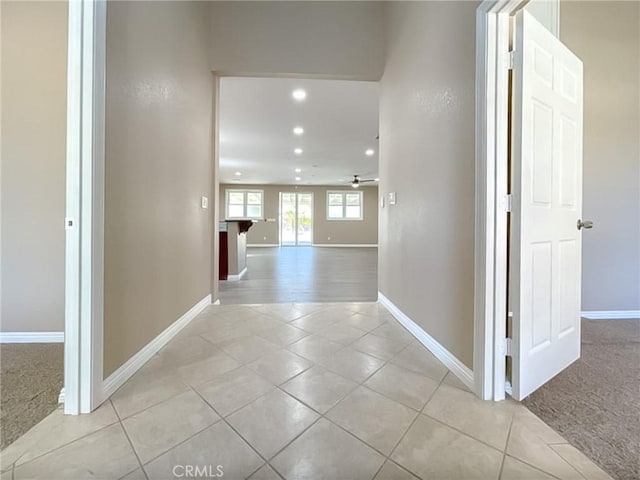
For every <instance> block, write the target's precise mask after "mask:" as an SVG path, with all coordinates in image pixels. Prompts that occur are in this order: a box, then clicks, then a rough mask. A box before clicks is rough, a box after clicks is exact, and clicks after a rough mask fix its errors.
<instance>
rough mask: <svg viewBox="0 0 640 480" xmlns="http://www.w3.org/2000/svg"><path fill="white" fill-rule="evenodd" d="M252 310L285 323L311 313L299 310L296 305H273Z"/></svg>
mask: <svg viewBox="0 0 640 480" xmlns="http://www.w3.org/2000/svg"><path fill="white" fill-rule="evenodd" d="M252 308H253V309H254V310H255V311H257V312H259V313H261V314H263V315H268V316H271V317H275V318H277V319H279V320H282V321H285V322H290V321H292V320H295V319H297V318H300V317H303V316H305V315H307V314H308V313H309V312H306V311H305V310H304V309H300V308H297V307H296V306H295V305H294V304H281V303H272V304H267V305H259V306H255V307H252Z"/></svg>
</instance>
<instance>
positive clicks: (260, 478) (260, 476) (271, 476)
mask: <svg viewBox="0 0 640 480" xmlns="http://www.w3.org/2000/svg"><path fill="white" fill-rule="evenodd" d="M249 480H281V478H280V475H278V474H277V473H276V472H275V470H274V469H273V468H271V467H270V466H269V465H268V464H264V465H263V466H262V467H260V470H258V471H257V472H256V473H254V474H253V475H251V476H250V477H249Z"/></svg>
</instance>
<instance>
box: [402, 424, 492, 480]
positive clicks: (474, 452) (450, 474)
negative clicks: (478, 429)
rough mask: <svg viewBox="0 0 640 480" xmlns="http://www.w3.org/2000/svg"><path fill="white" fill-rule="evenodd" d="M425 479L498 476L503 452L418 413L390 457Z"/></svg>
mask: <svg viewBox="0 0 640 480" xmlns="http://www.w3.org/2000/svg"><path fill="white" fill-rule="evenodd" d="M390 458H391V459H392V460H393V461H395V462H396V463H398V464H400V465H402V466H403V467H404V468H406V469H408V470H409V471H410V472H412V473H413V474H415V475H417V476H419V477H421V478H426V479H431V478H433V479H436V478H437V479H439V480H449V479H450V480H458V479H462V478H464V479H465V480H471V479H479V480H490V479H497V478H498V473H499V471H500V464H501V463H502V454H501V453H500V452H499V451H497V450H495V449H493V448H491V447H489V446H487V445H485V444H484V443H481V442H478V441H476V440H473V439H472V438H469V437H467V436H466V435H463V434H462V433H459V432H457V431H455V430H453V429H452V428H449V427H447V426H446V425H442V424H440V423H438V422H436V421H435V420H431V419H430V418H428V417H425V416H424V415H420V416H419V417H418V419H417V420H416V421H415V423H414V424H413V425H412V426H411V428H410V429H409V431H408V432H407V434H406V435H405V436H404V438H403V439H402V441H401V442H400V444H399V445H398V446H397V447H396V449H395V450H394V452H393V453H392V455H391V457H390Z"/></svg>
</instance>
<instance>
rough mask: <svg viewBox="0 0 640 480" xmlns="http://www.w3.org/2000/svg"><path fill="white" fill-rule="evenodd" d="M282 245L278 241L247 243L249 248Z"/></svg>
mask: <svg viewBox="0 0 640 480" xmlns="http://www.w3.org/2000/svg"><path fill="white" fill-rule="evenodd" d="M279 246H280V245H279V244H277V243H247V248H256V247H279Z"/></svg>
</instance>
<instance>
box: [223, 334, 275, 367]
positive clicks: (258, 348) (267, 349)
mask: <svg viewBox="0 0 640 480" xmlns="http://www.w3.org/2000/svg"><path fill="white" fill-rule="evenodd" d="M220 348H222V350H224V351H225V353H227V354H228V355H229V356H230V357H233V358H234V359H236V360H237V361H239V362H241V363H243V364H244V363H249V362H252V361H254V360H256V359H257V358H260V357H262V356H263V355H267V354H268V353H272V352H275V351H277V350H280V347H279V346H278V345H276V344H275V343H272V342H269V341H268V340H265V339H264V338H260V337H257V336H255V335H253V336H251V337H246V338H242V339H240V340H235V341H231V342H228V343H227V342H225V343H221V344H220Z"/></svg>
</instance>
